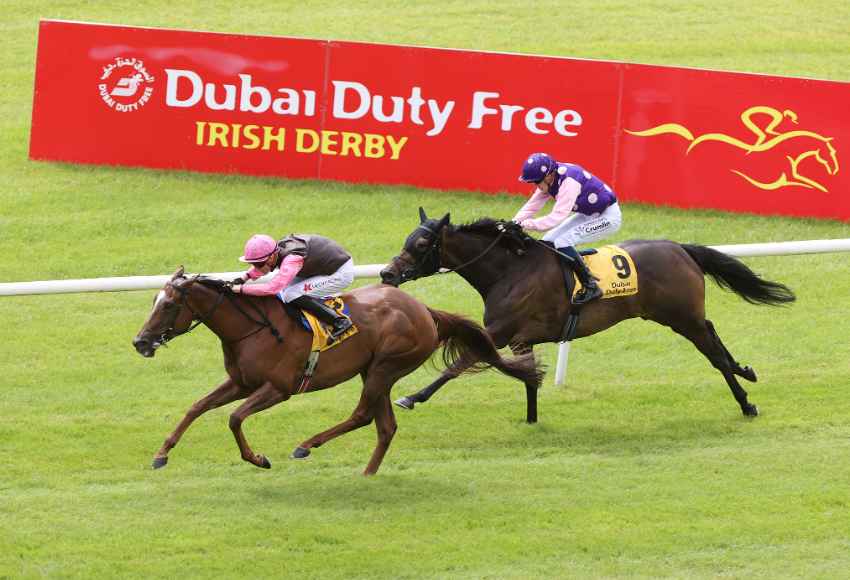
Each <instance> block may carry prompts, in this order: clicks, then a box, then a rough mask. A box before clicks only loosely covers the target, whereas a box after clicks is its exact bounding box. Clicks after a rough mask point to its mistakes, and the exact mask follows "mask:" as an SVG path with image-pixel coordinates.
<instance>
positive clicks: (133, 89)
mask: <svg viewBox="0 0 850 580" xmlns="http://www.w3.org/2000/svg"><path fill="white" fill-rule="evenodd" d="M100 81H101V82H100V83H98V85H97V89H98V92H99V93H100V98H101V100H103V102H104V103H106V104H107V105H108V106H109V108H110V109H114V110H116V111H119V112H121V113H129V112H132V111H138V110H139V109H140V108H141V107H144V106H145V104H146V103H147V102H148V101H149V100H150V98H151V95H152V94H153V81H154V78H153V76H151V75H150V74H148V71H147V70H146V69H145V63H143V62H142V61H141V60H139V59H137V58H123V57H120V56H119V57H116V58H115V60H114V61H113V62H111V63H109V64H108V65H106V66H104V67H103V72H102V74H101V77H100ZM143 85H148V86H144V87H143Z"/></svg>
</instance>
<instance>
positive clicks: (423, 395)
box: [394, 364, 469, 410]
mask: <svg viewBox="0 0 850 580" xmlns="http://www.w3.org/2000/svg"><path fill="white" fill-rule="evenodd" d="M467 366H469V365H465V364H454V365H452V366H450V367H449V368H447V369H446V370H444V371H443V374H441V375H440V378H438V379H437V380H436V381H434V382H433V383H431V384H430V385H428V386H427V387H425V388H424V389H422V390H421V391H418V392H416V393H413V394H412V395H408V396H406V397H402V398H400V399H396V400H395V401H394V402H395V404H396V405H398V406H399V407H401V408H402V409H408V410H411V409H413V407H414V406H415V405H416V403H424V402H425V401H427V400H428V399H430V398H431V395H433V394H434V393H436V392H437V391H439V390H440V389H441V388H442V386H443V385H445V384H446V383H447V382H449V381H450V380H452V379H454V378H457V376H458V375H459V374H461V373H462V372H463V371H464V370H466V368H467Z"/></svg>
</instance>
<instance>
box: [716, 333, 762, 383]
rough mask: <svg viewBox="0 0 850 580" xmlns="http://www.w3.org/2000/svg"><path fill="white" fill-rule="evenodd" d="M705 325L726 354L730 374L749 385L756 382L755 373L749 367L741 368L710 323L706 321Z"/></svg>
mask: <svg viewBox="0 0 850 580" xmlns="http://www.w3.org/2000/svg"><path fill="white" fill-rule="evenodd" d="M705 324H706V326H707V327H708V330H709V331H710V332H711V334H712V335H713V336H714V338H715V340H717V342H718V343H720V346H721V348H723V352H725V353H726V357H727V358H728V359H729V364H730V365H731V367H732V372H733V373H735V374H736V375H738V376H739V377H743V378H745V379H747V380H748V381H750V382H751V383H754V382H756V381H757V380H758V377H756V372H755V371H754V370H753V369H752V368H750V367H742V366H741V365H740V364H739V363H738V361H736V360H735V357H733V356H732V353H731V352H729V350H728V349H727V348H726V345H725V344H723V341H722V340H720V337H719V336H718V335H717V331H716V330H714V325H713V324H712V323H711V321H710V320H706V321H705Z"/></svg>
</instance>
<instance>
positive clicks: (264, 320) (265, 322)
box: [162, 282, 283, 345]
mask: <svg viewBox="0 0 850 580" xmlns="http://www.w3.org/2000/svg"><path fill="white" fill-rule="evenodd" d="M201 283H203V282H201ZM172 288H174V289H175V290H177V291H178V292H179V293H180V296H181V297H182V298H183V305H184V306H186V308H188V309H189V312H191V313H192V318H193V319H196V320H195V322H193V323H192V325H191V326H190V327H189V328H188V329H187V330H186V332H183V333H181V334H188V333H190V332H192V331H193V330H195V329H196V328H197V327H198V326H199V325H200V324H203V323H204V322H206V321H207V320H209V318H210V317H211V316H212V315H213V314H214V313H215V311H216V310H217V309H218V307H219V306H220V305H221V303H222V301H223V300H224V297H225V296H227V299H228V300H230V303H231V304H232V305H233V306H234V308H236V310H237V311H238V312H239V313H240V314H242V316H244V317H245V318H247V319H248V320H250V321H251V322H253V323H254V324H256V325H258V326H259V328H257V329H256V330H252V331H251V332H249V333H248V334H246V335H245V336H242V337H240V338H237V339H236V340H232V341H229V342H230V343H231V344H235V343H237V342H241V341H243V340H245V339H246V338H248V337H249V336H253V335H255V334H257V333H258V332H261V331H262V330H263V329H266V328H268V329H269V332H271V333H272V336H274V337H275V340H277V342H278V343H282V342H283V337H281V336H280V331H279V330H278V329H277V328H276V327H275V326H274V324H272V322H271V321H270V320H269V318H268V316H266V314H265V312H263V311H262V309H260V308H259V307H258V306H257V305H255V304H254V303H252V302H247V304H248V305H249V306H250V307H251V308H252V309H253V310H254V312H255V313H257V314H258V315H259V317H260V319H261V320H257V319H255V318H254V317H252V316H251V315H250V314H248V313H247V312H246V311H245V310H244V309H243V308H242V307H241V306H239V303H238V302H237V301H236V300H235V299H234V298H235V296H234V294H233V293H232V292H228V291H227V290H225V289H224V288H222V287H216V288H215V289H216V290H217V291H218V299H216V301H215V304H213V306H212V308H210V309H209V311H208V312H207V313H206V314H203V315H202V314H200V313H199V312H198V311H197V310H195V309H194V308H192V305H191V304H189V301H188V297H187V294H188V292H189V291H188V290H186V289H184V288H179V287H177V286H174V285H172ZM172 330H174V326H171V327H170V328H168V329H167V330H166V331H165V333H163V336H162V338H163V340H162V344H163V345H164V344H165V343H166V342H168V341H169V340H171V339H173V338H175V336H178V335H174V336H171V337H167V338H166V337H165V335H166V334H167V333H168V332H169V331H172Z"/></svg>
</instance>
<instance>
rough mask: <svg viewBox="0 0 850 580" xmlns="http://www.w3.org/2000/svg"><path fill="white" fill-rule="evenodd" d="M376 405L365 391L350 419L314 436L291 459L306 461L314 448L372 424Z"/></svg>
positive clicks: (296, 449)
mask: <svg viewBox="0 0 850 580" xmlns="http://www.w3.org/2000/svg"><path fill="white" fill-rule="evenodd" d="M374 403H375V397H374V396H372V397H370V395H369V393H367V391H366V389H364V390H363V392H362V393H361V394H360V401H359V402H358V403H357V407H355V408H354V412H352V413H351V416H350V417H349V418H348V419H346V420H345V421H343V422H342V423H339V424H337V425H334V426H333V427H331V428H330V429H328V430H326V431H322V432H321V433H317V434H316V435H313V436H312V437H310V438H309V439H307V440H306V441H304V442H303V443H302V444H301V445H299V446H298V447H296V448H295V451H293V452H292V456H291V457H292V458H293V459H305V458H306V457H307V456H308V455H310V450H311V449H313V448H314V447H321V446H322V445H324V444H325V443H327V442H328V441H330V440H331V439H334V438H336V437H339V436H340V435H345V434H346V433H348V432H349V431H354V430H355V429H359V428H360V427H364V426H366V425H368V424H369V423H371V422H372V417H373V416H374Z"/></svg>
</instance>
